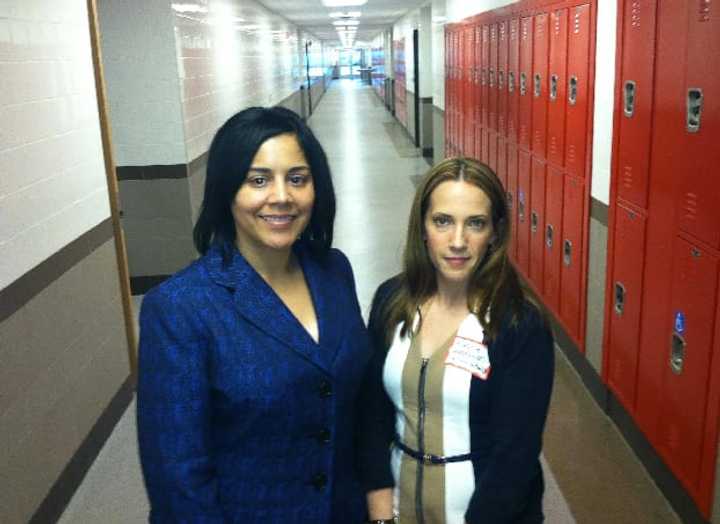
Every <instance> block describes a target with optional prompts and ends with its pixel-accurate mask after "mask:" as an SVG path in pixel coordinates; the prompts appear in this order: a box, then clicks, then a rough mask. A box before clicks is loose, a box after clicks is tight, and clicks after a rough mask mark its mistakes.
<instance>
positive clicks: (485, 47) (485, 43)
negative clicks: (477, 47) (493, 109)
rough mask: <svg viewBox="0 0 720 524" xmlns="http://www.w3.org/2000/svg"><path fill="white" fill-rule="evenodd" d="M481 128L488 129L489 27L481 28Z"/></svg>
mask: <svg viewBox="0 0 720 524" xmlns="http://www.w3.org/2000/svg"><path fill="white" fill-rule="evenodd" d="M482 63H483V70H482V71H483V72H482V126H483V127H484V128H485V129H487V127H488V110H489V102H488V101H489V99H490V98H489V97H490V94H489V89H490V87H489V83H490V27H489V26H487V25H484V26H482Z"/></svg>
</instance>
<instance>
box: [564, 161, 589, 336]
mask: <svg viewBox="0 0 720 524" xmlns="http://www.w3.org/2000/svg"><path fill="white" fill-rule="evenodd" d="M584 202H585V188H584V185H583V181H582V179H579V178H575V177H573V176H568V175H566V176H565V187H564V191H563V235H562V239H563V240H562V242H563V243H562V267H561V272H560V279H561V282H560V297H561V298H560V317H561V318H562V320H563V322H564V323H565V326H566V327H567V329H568V330H569V333H568V334H569V335H570V336H571V337H573V338H574V339H575V342H577V343H578V345H579V346H580V347H582V346H583V345H582V344H580V343H579V341H580V316H581V315H580V313H581V309H580V308H581V307H582V303H581V300H582V297H581V295H582V293H581V291H582V289H581V285H582V282H581V278H582V264H583V257H584V256H585V254H584V251H583V245H582V241H583V228H584V227H585V219H584V217H585V209H584V207H585V206H584Z"/></svg>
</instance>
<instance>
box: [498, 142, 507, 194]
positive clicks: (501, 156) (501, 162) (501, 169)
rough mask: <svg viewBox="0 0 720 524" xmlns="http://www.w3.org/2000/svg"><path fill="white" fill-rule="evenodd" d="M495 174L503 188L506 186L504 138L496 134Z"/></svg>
mask: <svg viewBox="0 0 720 524" xmlns="http://www.w3.org/2000/svg"><path fill="white" fill-rule="evenodd" d="M496 163H497V176H498V178H499V179H500V182H502V185H503V187H504V188H507V156H506V149H505V138H504V137H503V136H501V135H499V134H498V137H497V161H496Z"/></svg>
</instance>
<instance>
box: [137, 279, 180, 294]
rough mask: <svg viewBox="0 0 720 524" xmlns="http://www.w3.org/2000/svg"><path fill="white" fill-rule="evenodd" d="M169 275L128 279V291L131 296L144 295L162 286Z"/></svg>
mask: <svg viewBox="0 0 720 524" xmlns="http://www.w3.org/2000/svg"><path fill="white" fill-rule="evenodd" d="M170 277H171V275H150V276H144V277H130V291H131V292H132V294H133V295H144V294H145V293H147V292H148V291H150V290H151V289H152V288H154V287H155V286H157V285H160V284H162V283H163V282H164V281H165V280H167V279H168V278H170Z"/></svg>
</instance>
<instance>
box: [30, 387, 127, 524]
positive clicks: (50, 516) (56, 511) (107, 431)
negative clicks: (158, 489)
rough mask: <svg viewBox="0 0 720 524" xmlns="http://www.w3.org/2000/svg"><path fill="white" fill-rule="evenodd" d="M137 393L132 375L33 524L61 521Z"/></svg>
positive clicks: (32, 519) (114, 398) (65, 471)
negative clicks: (134, 393)
mask: <svg viewBox="0 0 720 524" xmlns="http://www.w3.org/2000/svg"><path fill="white" fill-rule="evenodd" d="M134 389H135V380H134V377H133V376H132V375H131V376H128V378H126V379H125V382H123V385H122V386H120V389H119V390H118V392H117V393H116V394H115V396H114V397H113V398H112V400H111V401H110V403H109V404H108V406H107V407H106V408H105V410H104V411H103V412H102V414H101V415H100V417H99V418H98V419H97V422H95V425H94V426H93V427H92V429H91V430H90V433H88V435H87V437H85V440H83V442H82V444H80V447H79V448H78V449H77V451H76V452H75V454H74V455H73V456H72V458H71V459H70V461H69V462H68V464H67V465H66V466H65V468H64V469H63V471H62V473H60V476H59V477H58V478H57V480H56V481H55V483H54V484H53V486H52V487H51V488H50V491H49V492H48V494H47V496H46V497H45V499H44V500H43V501H42V503H40V506H39V507H38V509H37V510H36V511H35V513H34V514H33V516H32V517H31V518H30V520H29V523H30V524H50V523H54V522H57V521H58V520H59V519H60V517H61V516H62V514H63V513H64V511H65V509H66V508H67V505H68V503H69V502H70V500H71V499H72V497H73V495H75V492H76V491H77V489H78V488H79V487H80V484H82V481H83V479H84V478H85V475H86V474H87V472H88V470H89V469H90V467H91V466H92V465H93V462H95V459H96V458H97V456H98V454H99V453H100V451H101V450H102V448H103V446H104V445H105V442H107V440H108V438H110V435H111V434H112V432H113V431H114V430H115V426H117V423H118V422H119V421H120V418H121V417H122V416H123V414H124V413H125V411H126V410H127V408H128V406H129V405H130V402H131V401H132V398H133V391H134Z"/></svg>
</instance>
